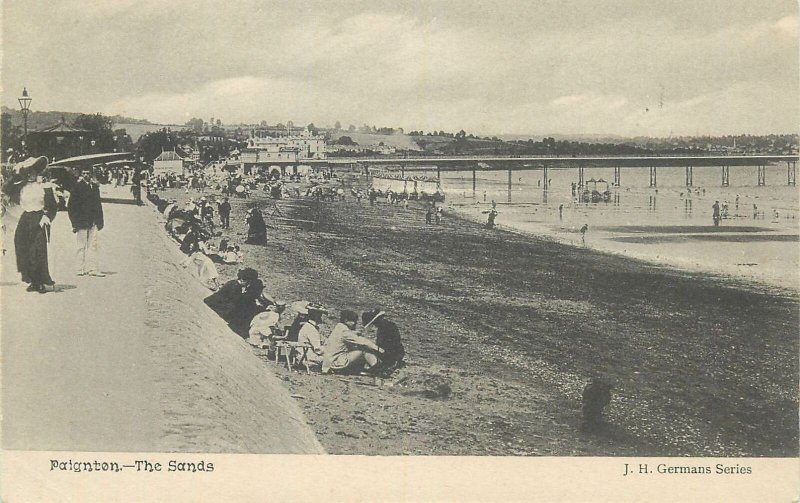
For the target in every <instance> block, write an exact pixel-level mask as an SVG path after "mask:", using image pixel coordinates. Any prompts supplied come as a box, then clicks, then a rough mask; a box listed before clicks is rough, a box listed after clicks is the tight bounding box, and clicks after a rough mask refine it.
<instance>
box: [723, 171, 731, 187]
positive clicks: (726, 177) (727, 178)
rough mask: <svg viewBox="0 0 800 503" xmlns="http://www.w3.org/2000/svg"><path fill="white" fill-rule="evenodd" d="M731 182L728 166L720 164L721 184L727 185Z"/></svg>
mask: <svg viewBox="0 0 800 503" xmlns="http://www.w3.org/2000/svg"><path fill="white" fill-rule="evenodd" d="M730 184H731V173H730V166H722V186H723V187H727V186H729V185H730Z"/></svg>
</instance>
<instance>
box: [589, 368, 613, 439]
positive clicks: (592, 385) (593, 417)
mask: <svg viewBox="0 0 800 503" xmlns="http://www.w3.org/2000/svg"><path fill="white" fill-rule="evenodd" d="M613 388H614V386H612V385H611V384H609V383H607V382H605V381H603V380H602V379H600V378H593V379H591V380H590V381H589V382H588V383H586V386H585V387H584V388H583V407H582V408H581V411H582V412H583V427H584V428H585V429H587V430H595V429H597V428H598V427H599V426H600V424H601V423H602V422H603V407H605V406H606V405H608V404H609V403H611V390H612V389H613Z"/></svg>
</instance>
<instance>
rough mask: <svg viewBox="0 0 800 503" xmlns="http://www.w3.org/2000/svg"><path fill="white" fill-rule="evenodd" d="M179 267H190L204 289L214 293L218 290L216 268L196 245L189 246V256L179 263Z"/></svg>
mask: <svg viewBox="0 0 800 503" xmlns="http://www.w3.org/2000/svg"><path fill="white" fill-rule="evenodd" d="M181 265H182V266H183V267H185V268H188V267H190V266H191V267H192V269H191V271H192V273H193V274H194V275H195V276H197V278H198V279H199V280H200V283H202V284H203V286H205V287H206V288H208V289H210V290H215V291H216V290H217V289H219V283H217V278H218V277H219V274H218V273H217V268H216V266H215V265H214V262H212V261H211V259H210V258H208V257H207V256H206V254H205V253H203V251H202V250H201V249H200V245H199V244H198V243H192V244H191V246H190V251H189V256H188V257H186V258H185V259H184V260H183V262H181Z"/></svg>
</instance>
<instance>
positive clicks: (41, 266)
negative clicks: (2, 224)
mask: <svg viewBox="0 0 800 503" xmlns="http://www.w3.org/2000/svg"><path fill="white" fill-rule="evenodd" d="M43 215H44V212H43V211H26V212H24V213H23V214H22V217H20V219H19V224H18V225H17V232H16V233H15V234H14V248H15V250H16V253H17V270H18V271H19V272H20V274H21V275H22V281H23V282H25V283H31V284H33V285H52V284H53V279H52V278H51V277H50V269H49V267H48V264H47V234H46V233H45V232H46V231H45V229H43V228H42V227H41V226H40V225H39V222H40V221H41V220H42V216H43Z"/></svg>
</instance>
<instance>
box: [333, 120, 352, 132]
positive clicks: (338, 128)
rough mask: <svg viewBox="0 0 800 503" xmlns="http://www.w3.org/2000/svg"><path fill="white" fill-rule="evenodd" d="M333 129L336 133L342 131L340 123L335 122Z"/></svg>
mask: <svg viewBox="0 0 800 503" xmlns="http://www.w3.org/2000/svg"><path fill="white" fill-rule="evenodd" d="M350 127H355V126H350ZM333 129H335V130H337V131H339V130H341V129H342V123H341V122H339V121H336V124H334V125H333Z"/></svg>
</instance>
